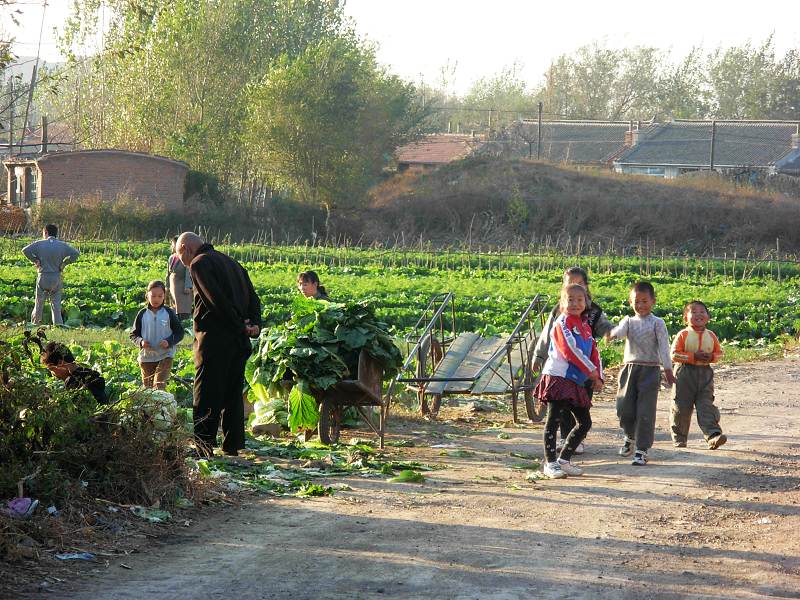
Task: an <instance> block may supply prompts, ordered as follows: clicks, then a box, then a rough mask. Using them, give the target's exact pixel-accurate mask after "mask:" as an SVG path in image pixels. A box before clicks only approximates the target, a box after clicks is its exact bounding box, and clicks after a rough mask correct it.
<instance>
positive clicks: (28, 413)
mask: <svg viewBox="0 0 800 600" xmlns="http://www.w3.org/2000/svg"><path fill="white" fill-rule="evenodd" d="M24 342H25V339H24V338H23V336H21V335H19V336H11V337H8V336H5V335H4V336H2V337H0V464H2V465H3V468H2V469H0V497H4V498H6V497H12V496H14V495H16V494H17V493H18V492H17V484H18V482H20V481H21V482H22V484H23V487H24V493H25V494H26V495H29V496H31V497H35V498H38V499H40V500H41V501H43V502H58V503H59V504H61V503H62V502H63V501H64V500H65V499H66V498H68V497H70V496H73V495H80V494H83V493H86V494H90V495H91V497H102V498H106V499H110V500H114V501H117V502H124V503H137V504H138V503H144V504H147V505H152V504H153V503H154V502H157V501H158V502H164V503H171V502H172V501H173V500H174V499H175V498H176V496H177V494H178V492H179V490H180V489H181V488H182V489H183V490H184V491H186V489H187V488H188V485H189V483H188V479H187V477H188V472H187V470H186V467H185V464H184V462H183V458H182V452H181V449H180V447H181V445H182V444H184V443H185V442H186V435H187V434H186V433H185V432H184V430H183V429H182V426H181V425H174V426H173V425H168V424H166V423H165V422H164V421H163V420H160V419H159V418H158V416H157V415H154V414H153V413H152V412H150V411H147V410H141V409H142V403H141V402H137V401H136V397H135V394H132V393H131V392H125V393H124V394H123V395H122V397H121V400H122V401H120V402H116V403H114V404H112V405H108V406H98V405H97V404H96V402H95V400H94V398H93V397H92V395H91V394H90V393H89V392H88V391H86V390H66V389H65V388H64V384H63V383H62V382H61V381H58V380H56V379H54V378H53V377H51V376H50V375H49V373H48V372H47V370H46V369H45V368H44V367H43V366H42V365H41V363H40V362H39V356H38V347H37V348H36V351H29V350H26V349H25V344H24ZM115 344H116V342H113V343H110V344H108V345H107V346H108V348H106V349H105V350H106V351H112V352H113V351H116V350H117V348H116V346H115ZM98 346H99V347H100V348H102V347H103V346H102V345H98ZM29 348H30V350H32V349H33V347H29ZM71 349H72V350H73V352H75V351H77V350H78V348H77V347H72V348H71ZM97 351H98V352H99V351H100V350H97ZM81 357H82V358H84V357H85V355H81ZM134 373H136V371H134ZM118 391H119V390H118Z"/></svg>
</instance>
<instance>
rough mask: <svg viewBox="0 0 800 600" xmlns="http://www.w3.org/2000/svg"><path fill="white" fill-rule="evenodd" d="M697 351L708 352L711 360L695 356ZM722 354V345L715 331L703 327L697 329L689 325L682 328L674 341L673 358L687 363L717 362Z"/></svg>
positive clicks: (705, 364) (705, 363)
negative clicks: (699, 358)
mask: <svg viewBox="0 0 800 600" xmlns="http://www.w3.org/2000/svg"><path fill="white" fill-rule="evenodd" d="M697 351H702V352H708V353H709V354H711V360H709V361H707V362H705V361H699V360H696V359H695V357H694V353H695V352H697ZM721 356H722V347H721V346H720V345H719V340H718V339H717V336H716V335H714V332H713V331H711V330H710V329H706V328H703V329H701V330H699V331H698V330H696V329H694V328H693V327H691V326H689V327H687V328H686V329H681V330H680V331H679V332H678V335H676V336H675V339H674V340H673V341H672V360H674V361H675V362H679V363H684V364H687V365H698V366H708V365H710V364H711V363H715V362H717V361H718V360H719V359H720V357H721Z"/></svg>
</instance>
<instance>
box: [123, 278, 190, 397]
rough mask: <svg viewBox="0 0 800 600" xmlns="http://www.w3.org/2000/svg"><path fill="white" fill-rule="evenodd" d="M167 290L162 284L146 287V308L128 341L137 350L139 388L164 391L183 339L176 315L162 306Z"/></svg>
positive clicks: (152, 282) (181, 328) (135, 323)
mask: <svg viewBox="0 0 800 600" xmlns="http://www.w3.org/2000/svg"><path fill="white" fill-rule="evenodd" d="M166 295H167V290H166V288H165V286H164V283H163V282H161V281H151V282H150V283H149V284H148V285H147V293H146V294H145V298H146V299H147V308H143V309H142V310H140V311H139V314H137V315H136V319H135V320H134V321H133V327H132V328H131V340H132V341H133V343H134V344H135V345H136V346H137V347H138V348H139V357H138V360H139V366H140V367H141V369H142V385H143V386H144V387H146V388H155V389H157V390H163V389H165V388H166V387H167V381H169V375H170V372H171V371H172V359H173V358H174V357H175V346H176V345H177V344H178V343H180V341H181V340H182V339H183V326H182V325H181V322H180V320H179V319H178V315H177V314H175V311H174V310H172V309H171V308H169V307H168V306H165V305H164V300H165V299H166Z"/></svg>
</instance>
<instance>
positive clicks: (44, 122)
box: [40, 115, 47, 154]
mask: <svg viewBox="0 0 800 600" xmlns="http://www.w3.org/2000/svg"><path fill="white" fill-rule="evenodd" d="M40 152H41V153H42V154H47V116H46V115H42V148H41V150H40Z"/></svg>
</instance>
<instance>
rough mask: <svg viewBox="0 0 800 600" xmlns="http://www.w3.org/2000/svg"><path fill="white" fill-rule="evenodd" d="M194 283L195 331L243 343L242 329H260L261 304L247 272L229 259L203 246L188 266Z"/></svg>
mask: <svg viewBox="0 0 800 600" xmlns="http://www.w3.org/2000/svg"><path fill="white" fill-rule="evenodd" d="M189 272H190V273H191V275H192V282H193V283H194V330H195V331H198V332H205V333H213V334H221V335H224V336H227V337H229V338H232V339H237V340H242V341H244V342H246V344H247V346H248V347H249V345H250V342H249V341H248V339H247V332H246V330H245V327H246V325H247V324H250V325H258V326H259V327H260V326H261V302H260V301H259V299H258V296H257V295H256V292H255V289H253V283H252V282H251V281H250V276H249V275H248V274H247V271H246V270H245V269H244V267H242V265H240V264H239V263H238V262H236V261H235V260H233V259H232V258H231V257H229V256H227V255H225V254H223V253H222V252H217V251H216V250H214V247H213V246H212V245H211V244H203V245H202V246H200V248H199V249H198V250H197V256H195V257H194V260H192V264H191V265H189Z"/></svg>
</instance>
